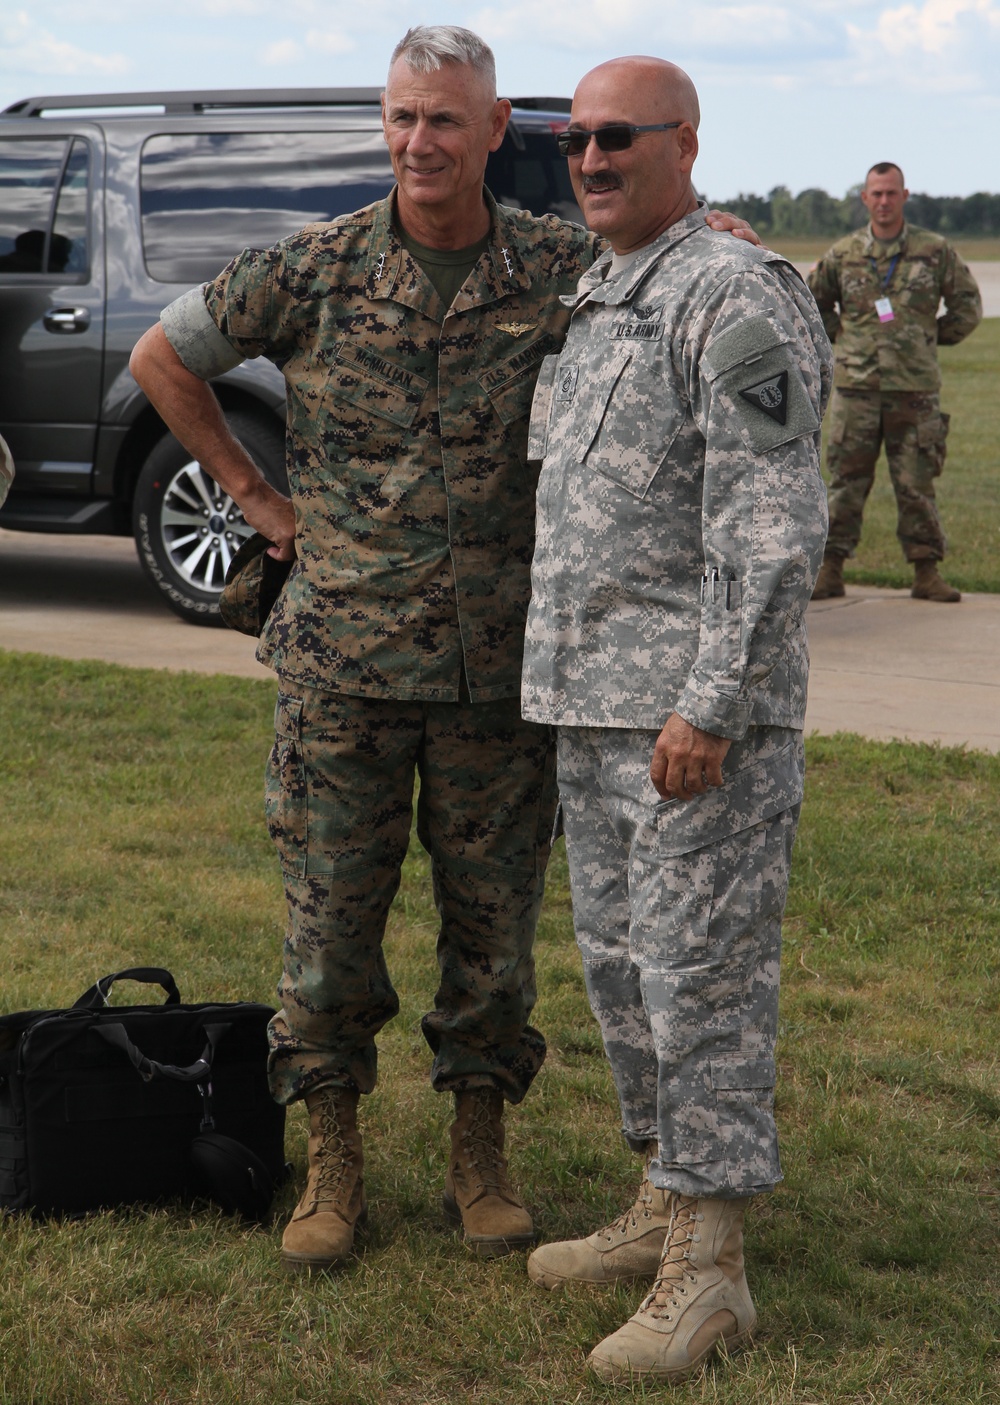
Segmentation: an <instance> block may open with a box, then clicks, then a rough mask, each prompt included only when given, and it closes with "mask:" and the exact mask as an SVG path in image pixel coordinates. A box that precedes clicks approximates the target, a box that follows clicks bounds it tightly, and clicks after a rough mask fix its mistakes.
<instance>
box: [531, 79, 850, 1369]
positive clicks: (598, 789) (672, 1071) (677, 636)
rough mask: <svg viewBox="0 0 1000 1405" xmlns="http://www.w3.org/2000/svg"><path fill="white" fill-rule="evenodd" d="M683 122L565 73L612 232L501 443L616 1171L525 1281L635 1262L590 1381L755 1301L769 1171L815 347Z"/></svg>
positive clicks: (579, 156) (689, 114)
mask: <svg viewBox="0 0 1000 1405" xmlns="http://www.w3.org/2000/svg"><path fill="white" fill-rule="evenodd" d="M697 125H698V100H697V95H696V93H695V91H694V88H693V86H692V84H691V81H690V79H689V78H688V77H687V75H686V74H684V73H683V72H682V71H681V70H680V69H678V68H676V67H674V65H672V64H668V63H664V62H663V61H661V60H658V59H648V58H632V59H620V60H616V61H614V62H611V63H608V64H603V65H601V67H599V68H597V69H595V70H593V71H592V72H591V73H590V74H588V75H587V76H586V77H585V78H584V79H583V81H582V82H581V84H580V86H579V87H578V88H577V91H576V95H575V97H574V100H573V112H572V118H571V123H570V128H569V131H568V133H567V134H566V139H567V140H566V141H565V145H566V146H567V154H568V156H569V159H570V171H571V174H572V179H573V184H574V188H575V190H576V192H577V198H578V200H579V201H580V204H581V206H582V208H583V211H584V214H585V215H586V217H587V222H588V224H589V225H590V227H591V229H593V230H595V231H596V232H597V233H599V234H601V235H604V236H605V237H606V238H608V239H609V240H610V242H611V245H612V250H613V253H609V254H607V255H605V256H604V257H602V258H601V259H600V261H599V262H598V263H597V264H596V265H595V267H594V268H593V270H592V271H589V272H587V273H586V274H584V276H583V278H582V279H581V282H580V285H579V288H578V291H577V294H576V297H575V298H573V299H567V302H571V303H572V306H573V319H572V322H571V324H570V328H569V332H568V334H567V338H566V343H565V347H564V349H563V351H562V353H561V354H560V355H559V357H558V358H550V359H548V360H547V361H546V362H545V364H544V366H543V369H542V372H541V375H540V378H539V385H538V390H537V391H536V396H535V402H534V407H533V410H532V441H531V443H530V445H529V451H530V452H531V453H532V455H533V456H538V457H540V458H543V460H544V462H543V466H542V470H541V476H540V479H539V485H538V507H537V539H536V546H535V556H534V562H533V566H532V600H531V607H530V610H529V615H528V626H527V635H526V641H525V661H524V676H523V686H522V706H523V711H524V714H525V716H526V717H528V718H531V719H533V720H534V721H537V722H547V723H554V724H557V726H558V741H557V752H558V770H559V786H560V797H561V801H562V806H563V811H564V823H565V831H566V844H567V852H568V855H569V864H570V881H571V888H572V898H573V915H574V922H575V925H576V931H577V937H578V940H579V944H580V949H581V952H582V956H583V966H584V975H585V978H586V984H587V990H588V994H589V996H590V1001H591V1005H592V1008H593V1010H594V1013H595V1015H596V1017H597V1019H598V1021H599V1023H600V1026H601V1032H602V1035H603V1038H604V1045H605V1048H606V1050H607V1054H608V1058H609V1060H610V1062H611V1068H612V1072H613V1075H614V1079H615V1084H616V1088H617V1091H618V1096H619V1101H620V1104H621V1112H622V1119H623V1124H624V1127H623V1130H624V1134H625V1136H626V1138H627V1140H628V1142H629V1144H630V1145H631V1146H632V1147H633V1148H634V1149H635V1150H636V1151H638V1152H640V1153H641V1154H642V1155H643V1156H644V1159H645V1168H644V1177H643V1182H642V1186H641V1189H640V1193H639V1196H638V1199H637V1201H636V1203H635V1205H633V1206H632V1207H631V1208H630V1209H629V1210H628V1211H626V1212H625V1214H624V1215H623V1216H622V1217H621V1219H619V1220H618V1221H617V1222H616V1223H615V1224H613V1225H610V1226H608V1227H607V1228H605V1229H602V1230H599V1231H597V1232H596V1233H595V1234H592V1235H590V1236H589V1237H588V1238H586V1239H581V1240H571V1241H567V1242H563V1243H558V1244H548V1245H543V1246H542V1247H541V1248H539V1249H536V1250H535V1252H534V1253H533V1254H532V1256H531V1258H530V1259H529V1265H528V1266H529V1273H530V1274H531V1277H532V1278H533V1279H534V1280H535V1281H536V1282H537V1283H539V1284H540V1285H541V1286H543V1287H546V1288H558V1287H562V1286H564V1285H567V1284H571V1283H574V1282H580V1281H583V1282H589V1283H609V1282H613V1281H616V1280H620V1279H634V1278H646V1279H648V1280H650V1281H651V1282H652V1286H651V1289H650V1292H649V1294H648V1296H647V1297H646V1298H645V1299H644V1301H643V1303H642V1305H641V1307H640V1308H639V1310H638V1312H637V1313H636V1314H635V1316H634V1317H633V1318H632V1319H631V1321H630V1322H629V1323H627V1324H626V1325H625V1326H624V1327H623V1328H621V1329H620V1331H618V1332H616V1333H615V1334H614V1335H613V1336H611V1337H609V1338H608V1339H607V1340H606V1341H604V1342H602V1343H601V1344H600V1345H599V1346H598V1347H597V1348H596V1349H595V1351H594V1352H593V1354H592V1356H591V1358H590V1359H591V1364H592V1365H593V1367H594V1369H595V1370H596V1371H597V1372H598V1373H599V1374H600V1375H601V1376H603V1377H605V1378H607V1379H610V1380H618V1379H628V1378H631V1377H647V1376H648V1377H651V1378H654V1379H657V1378H659V1379H668V1380H675V1379H682V1378H684V1377H685V1376H687V1375H689V1374H691V1373H692V1372H693V1371H694V1370H696V1369H697V1368H698V1366H699V1364H700V1363H701V1362H702V1361H703V1360H704V1358H705V1357H706V1356H707V1355H708V1353H709V1352H710V1351H711V1350H712V1349H713V1347H714V1346H716V1345H717V1344H718V1343H719V1342H721V1341H724V1342H725V1343H726V1344H727V1345H729V1346H733V1345H735V1344H736V1343H738V1342H740V1341H742V1340H743V1339H744V1338H745V1337H746V1336H747V1335H748V1333H749V1332H750V1330H751V1328H752V1326H753V1323H754V1319H755V1314H754V1308H753V1304H752V1301H751V1299H750V1295H749V1292H748V1289H747V1284H746V1278H745V1275H744V1270H743V1248H742V1245H743V1239H742V1223H743V1213H744V1208H745V1206H746V1205H747V1203H748V1200H749V1199H750V1198H751V1197H752V1196H756V1195H759V1194H761V1193H763V1192H765V1191H768V1190H770V1189H771V1188H772V1187H773V1185H774V1184H775V1182H776V1181H777V1180H778V1179H779V1176H780V1170H779V1163H778V1150H777V1136H776V1131H775V1125H774V1117H773V1094H774V1082H775V1064H774V1044H775V1034H776V1025H777V1004H778V967H779V955H780V937H781V917H782V911H783V907H784V902H785V894H786V888H787V881H788V870H789V862H790V857H791V848H792V840H793V837H794V834H795V828H796V822H797V818H798V812H799V804H800V800H801V796H802V777H803V754H802V727H803V722H804V714H805V702H806V674H807V654H806V641H805V634H804V629H803V615H804V611H805V607H806V604H807V602H808V600H809V594H810V591H811V589H812V585H813V582H814V579H815V575H816V571H817V570H818V567H819V563H820V559H821V556H822V551H823V542H824V538H825V534H826V504H825V493H824V489H823V483H822V479H821V477H820V473H819V427H820V417H821V414H822V411H823V407H824V404H825V401H826V396H827V393H828V389H829V383H830V378H831V369H832V366H831V362H832V357H831V354H830V347H829V343H828V341H827V338H826V335H825V333H824V331H823V327H822V323H821V321H820V317H819V314H818V312H817V310H816V306H815V303H814V302H813V300H812V298H811V297H810V295H809V293H808V290H807V289H806V288H805V286H804V284H803V283H802V281H801V280H800V278H799V277H798V274H797V273H796V272H795V271H794V269H793V268H791V266H790V265H788V264H787V263H785V262H784V261H782V260H780V259H779V258H777V256H775V255H772V254H768V253H766V252H764V251H759V250H753V249H748V248H746V247H744V246H740V245H738V244H736V243H735V241H732V240H729V239H726V238H723V237H720V236H718V235H717V234H715V233H714V232H713V231H712V230H711V229H709V228H708V227H707V226H706V222H705V212H704V209H703V207H702V206H700V205H699V204H698V202H697V200H696V197H695V195H694V193H693V189H692V185H691V168H692V166H693V163H694V159H695V156H696V154H697V150H698V141H697V135H696V129H697ZM658 796H659V799H658V798H657V797H658Z"/></svg>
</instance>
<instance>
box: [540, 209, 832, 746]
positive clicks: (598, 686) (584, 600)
mask: <svg viewBox="0 0 1000 1405" xmlns="http://www.w3.org/2000/svg"><path fill="white" fill-rule="evenodd" d="M609 263H610V256H609V255H605V256H604V257H603V258H602V259H601V260H599V262H598V263H597V264H596V265H595V266H594V268H593V269H592V270H590V271H589V272H588V273H586V274H585V275H584V276H583V278H582V279H581V281H580V286H579V290H578V292H577V294H576V296H575V297H572V298H567V299H565V301H566V302H567V303H568V304H569V305H571V306H573V308H574V312H573V319H572V322H571V324H570V328H569V332H568V335H567V338H566V343H565V346H564V348H563V350H562V353H561V354H560V355H559V356H558V358H557V357H554V356H553V357H550V358H548V359H547V360H546V362H545V363H544V366H543V369H542V373H541V375H540V377H539V383H538V388H537V390H536V393H535V402H534V406H533V410H532V418H531V439H530V444H529V453H531V454H532V455H533V456H537V457H543V458H544V463H543V467H542V471H541V477H540V479H539V484H538V498H537V502H538V507H537V530H536V546H535V556H534V562H533V565H532V599H531V607H530V610H529V615H528V625H527V637H526V642H525V663H524V676H523V685H522V706H523V711H524V714H525V716H526V717H528V718H530V719H533V720H535V721H538V722H548V723H558V724H562V725H569V726H606V727H640V728H650V729H652V728H655V729H659V728H660V727H662V725H663V724H664V722H665V721H666V719H667V717H668V716H669V714H670V713H671V712H672V711H674V710H676V711H677V712H679V713H680V714H681V715H682V716H683V717H684V718H686V719H687V721H689V722H691V723H692V724H694V725H695V726H698V727H701V728H703V729H704V730H706V731H709V732H714V733H716V734H718V735H720V736H726V737H730V738H737V737H741V736H743V735H744V733H745V732H746V730H747V728H748V726H750V725H751V724H759V725H770V726H782V727H793V728H801V727H802V726H803V723H804V719H805V702H806V681H807V674H808V652H807V646H806V638H805V629H804V625H803V616H804V613H805V608H806V605H807V603H808V601H809V597H810V594H811V591H812V587H813V583H814V579H815V574H816V572H817V570H818V567H819V563H820V561H821V559H822V555H823V546H824V542H825V538H826V527H827V511H826V491H825V489H824V486H823V482H822V479H821V478H820V472H819V428H820V419H821V416H822V412H823V409H824V407H825V405H826V400H827V397H828V395H829V390H830V381H831V372H832V356H831V351H830V345H829V342H828V340H827V337H826V333H825V332H824V330H823V324H822V321H821V319H820V315H819V312H818V310H817V308H816V304H815V302H814V301H813V299H812V297H811V295H810V294H809V292H808V290H807V288H806V287H805V285H804V284H803V282H802V280H801V279H800V278H799V275H798V274H797V273H796V272H795V270H794V269H793V268H792V267H791V265H790V264H787V263H785V262H784V261H783V260H781V259H779V258H778V256H777V255H775V254H772V253H770V252H768V251H767V250H764V249H754V248H751V247H750V246H749V245H747V244H745V243H743V242H741V241H738V240H734V239H733V238H732V237H731V236H730V235H728V234H717V233H715V232H713V231H712V230H711V229H709V228H708V227H707V226H706V225H705V222H704V210H703V209H701V208H699V210H697V211H696V212H694V213H693V214H691V215H689V216H687V217H686V218H684V219H682V220H680V221H679V222H678V223H677V224H675V225H673V226H672V227H671V228H670V229H669V230H667V231H666V232H665V233H664V234H663V235H661V236H660V238H659V239H657V240H656V241H655V242H654V243H652V244H650V245H649V247H648V248H647V249H645V250H643V251H642V253H641V254H640V255H639V257H638V258H637V259H636V260H635V262H633V263H632V264H631V265H630V266H629V267H627V268H626V269H625V270H624V271H623V272H622V273H621V274H619V275H618V276H616V277H614V278H606V277H605V275H606V273H607V271H608V268H609Z"/></svg>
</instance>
